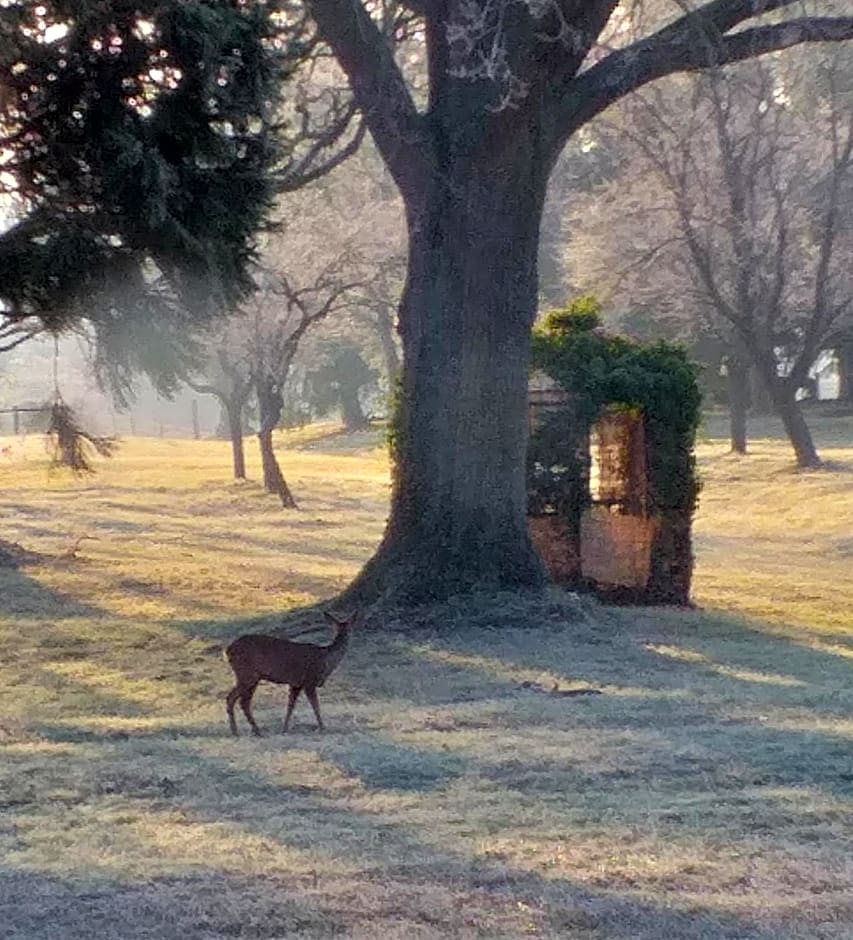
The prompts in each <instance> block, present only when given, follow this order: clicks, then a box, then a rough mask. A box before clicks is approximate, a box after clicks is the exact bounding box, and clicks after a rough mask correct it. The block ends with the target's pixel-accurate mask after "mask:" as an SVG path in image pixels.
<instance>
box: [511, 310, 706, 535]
mask: <svg viewBox="0 0 853 940" xmlns="http://www.w3.org/2000/svg"><path fill="white" fill-rule="evenodd" d="M532 349H533V367H534V368H535V369H538V370H541V371H542V372H544V373H545V374H546V375H548V376H550V377H551V378H552V379H554V381H556V382H557V383H558V384H559V385H560V386H561V387H562V388H563V389H565V390H566V391H567V392H568V393H569V395H570V397H571V403H572V404H571V409H570V414H569V415H561V414H560V413H557V414H555V415H552V416H550V417H549V418H547V419H546V420H545V421H544V422H543V423H542V425H541V426H540V427H539V428H537V429H536V431H535V432H534V434H533V435H532V439H531V443H530V450H529V461H528V463H529V467H528V472H529V477H530V480H531V484H530V489H531V494H530V498H531V509H532V511H535V510H536V504H537V502H550V503H551V504H552V505H555V506H556V508H557V510H558V511H561V510H564V511H566V512H567V513H568V514H569V515H570V516H575V515H576V513H577V512H579V510H580V509H582V508H583V505H584V503H585V502H588V498H589V497H588V486H587V480H588V472H585V470H587V469H588V466H587V468H585V467H584V461H585V460H587V461H588V454H586V453H585V446H583V445H585V441H586V435H587V433H588V431H589V429H590V427H591V426H592V424H593V423H594V422H595V420H596V419H597V418H598V416H599V415H600V414H601V411H602V409H603V408H605V407H606V406H610V405H617V406H623V407H625V408H630V409H639V410H640V411H641V412H642V414H643V415H644V417H645V432H646V441H647V454H648V460H649V467H648V469H649V490H650V492H649V496H650V504H651V505H650V509H651V511H652V512H656V513H661V514H665V515H668V514H676V515H682V516H688V517H689V516H690V514H692V512H693V510H694V509H695V506H696V500H697V497H698V494H699V478H698V474H697V471H696V462H695V457H694V452H693V450H694V443H695V439H696V431H697V428H698V426H699V419H700V408H701V401H702V399H701V393H700V391H699V384H698V367H697V366H696V365H695V364H694V363H693V362H691V361H690V359H689V358H688V356H687V353H686V351H685V350H684V349H683V348H682V347H681V346H678V345H676V344H673V343H667V342H656V343H636V342H633V341H631V340H628V339H625V338H624V337H620V336H611V335H608V334H607V333H605V332H604V331H603V330H602V328H601V307H600V305H599V304H598V302H597V301H596V300H595V298H593V297H582V298H579V299H578V300H576V301H574V302H573V303H572V304H570V305H569V306H568V307H567V308H566V309H564V310H556V311H553V312H551V313H549V314H548V315H547V316H546V317H545V319H544V320H543V322H542V323H541V325H539V326H537V327H536V328H535V329H534V331H533V342H532ZM555 468H556V470H555ZM555 475H556V476H557V477H558V478H559V479H555V478H554V477H555ZM578 480H580V483H579V482H578Z"/></svg>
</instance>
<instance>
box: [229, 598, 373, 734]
mask: <svg viewBox="0 0 853 940" xmlns="http://www.w3.org/2000/svg"><path fill="white" fill-rule="evenodd" d="M323 615H324V616H325V618H326V619H327V620H328V621H329V622H330V623H331V624H332V625H333V626H334V628H335V636H334V639H333V640H332V642H331V643H330V644H329V645H328V646H317V645H316V644H314V643H294V642H293V640H287V639H284V638H283V637H277V636H269V635H266V634H262V633H247V634H245V635H244V636H241V637H238V638H237V639H236V640H234V642H233V643H230V644H229V645H228V646H227V647H226V649H225V651H224V653H223V656H224V657H225V660H226V661H227V662H228V664H229V665H230V666H231V669H232V670H233V672H234V677H235V678H236V680H237V684H236V685H235V686H234V688H233V689H232V690H231V691H230V692H229V693H228V695H227V697H226V699H225V702H226V707H227V710H228V721H229V723H230V725H231V734H233V735H234V736H235V737H236V736H237V735H238V734H239V732H238V731H237V722H236V721H235V719H234V706H235V705H236V704H237V702H238V701H239V702H240V708H242V709H243V714H244V715H245V716H246V720H247V721H248V722H249V726H250V727H251V729H252V734H254V735H256V736H257V737H260V735H261V730H260V728H259V727H258V726H257V724H256V722H255V719H254V718H253V717H252V696H253V695H254V694H255V689H256V688H257V686H258V683H259V682H260V681H261V680H262V679H264V680H266V681H267V682H275V683H276V684H278V685H287V686H290V695H289V697H288V700H287V714H286V715H285V716H284V732H285V733H286V732H287V729H288V726H289V725H290V716H291V715H292V714H293V709H294V707H295V706H296V700H297V699H298V698H299V694H300V693H301V692H302V691H303V690H304V692H305V697H306V698H307V699H308V701H309V702H310V703H311V707H312V708H313V709H314V715H315V717H316V718H317V728H318V730H320V731H324V730H325V725H324V724H323V719H322V717H321V715H320V702H319V700H318V698H317V689H318V688H320V686H322V685H323V683H324V682H325V681H326V679H328V678H329V676H330V675H331V674H332V673H333V672H334V670H335V669H336V668H337V665H338V663H340V661H341V660H342V659H343V656H344V653H346V651H347V646H348V644H349V636H350V630H351V629H352V627H353V626H354V625H355V623H356V620H357V619H358V617H359V613H358V612H356V613H354V614H352V615H351V616H350V617H345V618H343V619H341V618H339V617H336V616H335V615H334V614H332V613H330V612H329V611H327V610H324V611H323Z"/></svg>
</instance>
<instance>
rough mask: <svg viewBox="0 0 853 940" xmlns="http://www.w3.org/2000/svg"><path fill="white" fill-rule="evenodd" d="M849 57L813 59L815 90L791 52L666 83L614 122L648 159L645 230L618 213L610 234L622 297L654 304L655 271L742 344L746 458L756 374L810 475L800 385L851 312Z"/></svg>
mask: <svg viewBox="0 0 853 940" xmlns="http://www.w3.org/2000/svg"><path fill="white" fill-rule="evenodd" d="M837 59H838V57H837V56H831V55H823V56H822V57H820V58H819V59H817V61H816V62H813V63H812V64H811V72H812V75H811V78H812V79H813V80H812V81H808V82H807V81H805V80H806V79H807V78H808V77H809V76H808V75H807V74H806V71H805V68H804V63H803V62H802V61H801V60H799V61H798V57H789V58H787V59H786V60H785V61H784V62H782V61H772V60H764V61H761V62H752V63H748V64H745V65H741V66H739V67H738V68H737V69H736V70H735V71H734V72H729V73H726V74H723V73H721V72H718V71H712V72H709V73H708V74H707V75H705V76H702V77H699V78H696V79H694V80H692V81H688V80H682V81H679V82H672V83H669V84H668V85H667V86H666V87H660V86H658V87H656V88H654V89H652V90H651V91H649V92H647V93H643V94H639V95H637V96H635V97H634V98H633V99H632V100H631V101H630V102H629V103H628V105H627V107H625V108H623V109H622V111H621V113H620V115H619V117H618V118H617V120H616V122H615V123H611V124H610V126H609V127H608V128H606V129H605V135H607V136H609V137H611V138H612V137H613V136H614V135H618V138H619V140H621V141H622V144H623V146H625V145H626V144H627V145H629V146H633V150H634V154H635V155H638V157H639V159H636V160H633V161H631V160H630V159H628V160H627V161H626V162H627V163H628V164H629V165H630V168H631V180H632V182H633V186H634V187H635V189H641V190H644V192H643V193H641V194H640V195H639V196H636V195H635V198H637V199H639V203H640V205H641V206H642V211H641V213H639V214H637V213H634V215H635V218H634V220H632V221H633V225H636V223H637V222H639V223H640V224H642V225H643V226H644V228H645V232H644V234H643V235H637V232H636V228H634V227H632V222H627V224H626V223H625V221H624V217H623V218H622V219H620V217H619V216H618V215H610V216H609V217H608V219H609V223H610V225H609V226H608V228H607V233H606V234H607V238H608V239H609V240H610V242H611V244H613V245H618V246H619V253H620V255H621V257H620V258H619V259H618V261H617V260H616V258H615V252H614V251H613V250H607V251H606V252H605V259H606V260H605V261H604V264H607V265H611V266H616V267H619V268H621V271H622V275H621V279H622V284H621V288H622V291H621V293H622V295H623V298H624V297H625V287H626V283H627V285H629V286H633V288H634V290H635V291H636V294H637V295H639V296H642V295H643V294H644V293H647V292H648V291H647V288H644V286H643V283H644V281H645V282H646V283H647V281H648V279H649V278H651V279H652V280H653V281H654V283H655V287H656V288H657V289H658V291H660V290H661V289H665V290H668V291H670V292H671V293H672V295H673V298H675V300H676V302H677V303H681V304H683V305H684V306H685V307H686V308H687V310H688V311H692V314H693V315H694V316H695V317H698V318H699V320H700V321H702V322H704V323H709V324H711V325H712V326H713V328H714V330H715V331H716V332H717V334H718V335H719V336H720V338H721V339H722V340H723V341H724V342H725V344H726V345H727V347H728V350H729V353H728V356H727V361H726V369H727V374H728V384H729V400H730V406H731V414H732V445H733V449H734V450H736V451H738V452H745V450H746V408H747V404H748V400H749V395H750V392H749V372H750V369H752V368H755V369H756V370H757V372H758V374H759V376H760V378H761V381H762V382H763V384H764V386H765V388H766V389H767V392H768V394H769V396H770V398H771V401H772V403H773V407H774V409H775V411H776V412H777V413H778V415H779V416H780V417H781V418H782V421H783V423H784V426H785V429H786V432H787V434H788V437H789V438H790V441H791V444H792V446H793V449H794V452H795V454H796V459H797V463H798V465H799V466H801V467H814V466H818V465H819V464H820V459H819V457H818V454H817V451H816V449H815V446H814V442H813V440H812V438H811V434H810V432H809V428H808V426H807V424H806V421H805V419H804V416H803V412H802V408H801V406H800V403H799V401H798V398H797V395H798V392H799V390H800V389H801V388H802V387H803V386H805V385H806V384H807V383H808V381H809V370H810V369H811V367H812V365H813V364H814V362H815V360H816V359H817V357H818V355H819V353H820V352H821V350H822V349H824V348H825V347H826V346H827V344H828V343H830V342H831V341H832V337H833V335H835V334H836V333H837V331H838V330H839V327H841V326H842V325H843V324H844V323H850V322H851V314H853V282H851V279H850V277H849V273H848V271H847V263H846V261H845V257H846V252H845V251H843V250H840V249H841V247H842V246H841V245H840V243H839V240H840V238H843V234H844V233H843V229H844V226H843V225H842V215H841V209H840V207H841V202H840V200H839V193H840V192H841V191H842V189H843V188H844V186H845V185H846V184H847V182H848V181H849V180H850V179H851V177H853V111H851V108H850V103H849V100H848V99H847V96H846V94H845V90H844V84H845V77H846V81H847V82H848V83H849V80H850V73H849V70H848V69H847V67H846V65H845V64H844V63H843V62H841V63H839V61H838V60H837ZM804 86H805V87H807V88H808V89H809V91H808V92H806V91H805V88H804ZM806 97H807V98H808V104H807V105H806V104H805V101H804V99H805V98H806ZM611 185H612V184H611ZM613 208H616V209H617V210H618V208H619V201H618V200H615V201H614V203H613ZM630 214H631V210H630V209H629V211H628V213H626V215H630ZM650 217H652V218H654V224H653V225H650V224H649V219H650ZM599 224H600V223H599ZM632 232H633V233H634V235H635V236H637V237H632V236H631V234H630V233H632ZM599 242H601V234H599ZM601 267H602V264H601V259H600V263H599V270H601ZM617 280H619V278H617ZM611 283H613V279H612V278H611ZM628 293H629V295H630V290H629V292H628ZM670 302H671V301H670Z"/></svg>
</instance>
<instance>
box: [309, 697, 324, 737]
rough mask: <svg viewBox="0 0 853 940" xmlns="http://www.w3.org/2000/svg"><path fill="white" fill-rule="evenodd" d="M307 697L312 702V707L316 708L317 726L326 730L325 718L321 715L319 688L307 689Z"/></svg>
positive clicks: (321, 729)
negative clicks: (318, 696)
mask: <svg viewBox="0 0 853 940" xmlns="http://www.w3.org/2000/svg"><path fill="white" fill-rule="evenodd" d="M305 697H306V698H307V699H308V701H309V702H310V703H311V707H312V708H313V709H314V714H315V715H316V717H317V727H318V728H319V729H320V731H325V730H326V729H325V726H324V725H323V719H322V718H321V717H320V700H319V699H318V698H317V688H316V687H314V688H312V689H306V690H305Z"/></svg>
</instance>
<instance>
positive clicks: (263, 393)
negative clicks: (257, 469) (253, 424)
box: [255, 377, 297, 509]
mask: <svg viewBox="0 0 853 940" xmlns="http://www.w3.org/2000/svg"><path fill="white" fill-rule="evenodd" d="M255 389H256V392H257V396H258V411H259V413H260V428H259V430H258V444H259V446H260V451H261V466H262V468H263V473H264V488H265V489H266V491H267V492H268V493H273V494H274V495H276V496H278V497H279V499H280V500H281V505H282V506H284V508H285V509H296V508H297V506H296V500H295V499H294V498H293V494H292V493H291V492H290V487H289V486H288V485H287V481H286V480H285V479H284V474H283V473H282V472H281V467H280V466H279V463H278V460H276V456H275V451H274V450H273V446H272V432H273V431H274V430H275V429H276V428H277V427H278V422H279V419H280V418H281V411H282V408H283V407H284V397H283V396H282V393H281V389H280V388H279V386H278V383H277V382H276V381H275V380H274V379H270V378H268V377H260V378H258V379H257V380H256V384H255Z"/></svg>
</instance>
